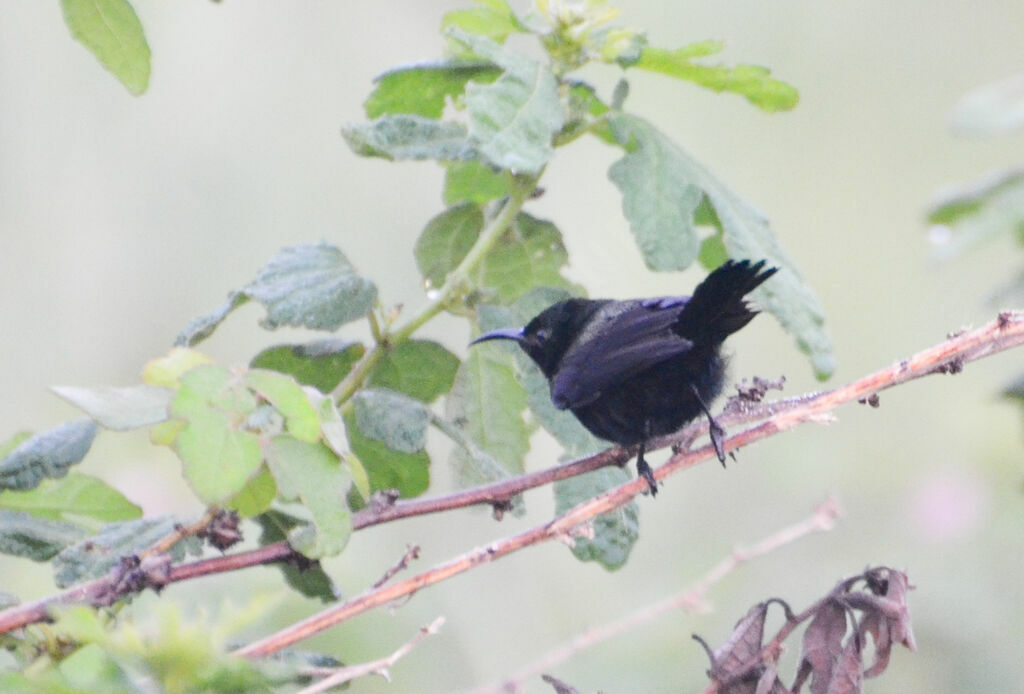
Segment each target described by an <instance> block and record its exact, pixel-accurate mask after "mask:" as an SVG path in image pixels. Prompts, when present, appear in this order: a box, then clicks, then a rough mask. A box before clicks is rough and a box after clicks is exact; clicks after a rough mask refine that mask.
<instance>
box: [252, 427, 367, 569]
mask: <svg viewBox="0 0 1024 694" xmlns="http://www.w3.org/2000/svg"><path fill="white" fill-rule="evenodd" d="M267 465H268V466H269V467H270V471H271V473H273V475H274V480H275V481H276V482H277V489H278V492H279V493H280V496H281V498H283V499H285V500H296V501H301V502H302V505H303V506H304V507H305V508H306V509H308V510H309V512H310V514H311V515H312V517H313V525H312V526H304V527H297V528H295V529H293V530H292V531H291V532H290V533H289V534H288V541H289V543H290V544H291V545H292V547H294V548H295V549H296V550H298V551H299V552H302V553H303V554H304V555H306V556H307V557H309V558H311V559H318V558H320V557H329V556H334V555H336V554H339V553H340V552H341V550H343V549H344V548H345V545H346V544H347V543H348V539H349V537H350V536H351V534H352V515H351V513H350V512H349V508H348V504H347V502H346V500H345V497H346V495H347V494H348V491H349V488H350V487H351V486H352V477H351V475H349V473H348V471H347V470H346V469H344V468H343V467H342V466H341V464H340V462H339V460H338V457H337V456H336V455H335V454H334V452H333V451H332V450H331V449H330V448H328V447H327V446H325V445H324V444H322V443H307V442H305V441H299V440H298V439H295V438H293V437H291V436H288V435H287V434H283V435H281V436H277V437H275V438H274V440H273V441H271V442H270V445H269V446H267Z"/></svg>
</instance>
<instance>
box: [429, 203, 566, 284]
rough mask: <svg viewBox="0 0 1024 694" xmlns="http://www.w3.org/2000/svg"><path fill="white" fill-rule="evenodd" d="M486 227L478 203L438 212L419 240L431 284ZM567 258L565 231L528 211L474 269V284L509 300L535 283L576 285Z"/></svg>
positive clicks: (441, 278) (452, 266)
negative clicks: (568, 271) (565, 273)
mask: <svg viewBox="0 0 1024 694" xmlns="http://www.w3.org/2000/svg"><path fill="white" fill-rule="evenodd" d="M482 228H483V214H482V212H481V211H480V208H479V207H477V206H476V205H471V204H466V205H459V206H458V207H452V208H449V209H448V210H445V211H444V212H442V213H441V214H439V215H438V216H436V217H434V218H433V219H432V220H430V222H428V223H427V226H426V228H425V229H424V230H423V233H422V234H421V235H420V238H419V239H418V240H417V241H416V247H415V251H414V252H415V255H416V263H417V265H419V268H420V272H422V273H423V277H424V279H425V280H426V282H427V284H428V285H429V286H441V285H442V284H443V283H444V280H445V278H446V277H447V275H448V273H449V272H451V271H452V270H454V269H455V268H456V267H457V266H458V264H459V263H460V262H462V259H463V258H465V256H466V253H468V252H469V249H470V248H471V247H472V246H473V243H474V242H475V241H476V239H477V237H478V236H479V235H480V230H481V229H482ZM567 264H568V253H567V252H566V250H565V246H564V245H563V243H562V234H561V232H560V231H559V230H558V228H557V227H556V226H555V225H554V224H552V223H551V222H548V221H545V220H540V219H537V218H535V217H532V216H530V215H528V214H526V213H525V212H520V213H519V215H517V216H516V219H515V221H514V222H513V224H512V226H511V227H510V228H509V230H508V231H506V232H505V233H504V234H503V235H502V237H501V238H500V239H499V240H498V242H497V243H496V244H495V245H494V247H493V248H491V249H490V250H489V251H488V252H487V254H486V255H485V256H484V258H483V260H482V261H481V262H480V264H479V265H478V266H477V268H476V270H475V271H474V274H473V280H474V281H475V283H476V285H477V286H478V287H480V288H482V289H487V290H489V291H490V292H491V293H492V294H496V295H497V297H498V298H499V299H500V300H501V301H502V302H505V303H508V302H512V301H515V300H516V299H517V298H519V297H520V296H522V295H523V294H524V293H525V292H527V291H528V290H529V289H530V288H532V287H534V286H537V285H547V286H562V287H566V288H570V289H573V290H577V291H578V287H576V286H575V285H573V284H572V283H570V282H569V280H567V279H566V278H565V277H563V276H562V275H561V269H562V268H563V267H564V266H565V265H567Z"/></svg>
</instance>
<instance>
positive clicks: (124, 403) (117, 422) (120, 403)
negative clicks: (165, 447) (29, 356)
mask: <svg viewBox="0 0 1024 694" xmlns="http://www.w3.org/2000/svg"><path fill="white" fill-rule="evenodd" d="M51 390H52V391H53V392H54V393H56V394H57V395H58V396H59V397H61V398H63V399H64V400H67V401H68V402H70V403H71V404H72V405H74V406H75V407H77V408H78V409H80V410H82V411H83V412H85V413H86V414H87V415H89V416H90V417H92V418H93V420H94V421H95V422H96V423H97V424H99V425H100V426H102V427H104V428H106V429H114V430H117V431H127V430H129V429H138V428H139V427H146V426H150V425H152V424H156V423H157V422H162V421H164V420H166V419H167V408H168V406H169V405H170V404H171V398H172V397H173V396H174V391H172V390H171V389H169V388H161V387H159V386H151V385H146V384H140V385H136V386H128V387H124V388H118V387H114V386H105V387H100V388H79V387H76V386H53V387H52V388H51Z"/></svg>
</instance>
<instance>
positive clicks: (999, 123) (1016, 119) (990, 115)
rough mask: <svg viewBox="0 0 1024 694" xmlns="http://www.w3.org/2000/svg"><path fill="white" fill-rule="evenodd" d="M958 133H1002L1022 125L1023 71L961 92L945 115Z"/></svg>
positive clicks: (1009, 131) (1023, 122) (1023, 123)
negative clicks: (950, 111) (948, 113)
mask: <svg viewBox="0 0 1024 694" xmlns="http://www.w3.org/2000/svg"><path fill="white" fill-rule="evenodd" d="M949 125H950V129H951V130H952V131H953V132H954V133H956V134H958V135H974V136H985V135H1004V134H1007V133H1011V132H1013V131H1014V130H1018V129H1019V128H1020V127H1021V126H1024V75H1022V74H1019V73H1018V74H1016V75H1013V76H1011V77H1008V78H1005V79H1001V80H999V81H998V82H992V83H989V84H985V85H982V86H980V87H976V88H975V89H972V90H971V91H969V92H967V93H966V94H964V95H963V96H962V97H961V98H960V100H959V101H957V103H956V105H955V106H954V107H953V112H952V113H951V114H950V117H949Z"/></svg>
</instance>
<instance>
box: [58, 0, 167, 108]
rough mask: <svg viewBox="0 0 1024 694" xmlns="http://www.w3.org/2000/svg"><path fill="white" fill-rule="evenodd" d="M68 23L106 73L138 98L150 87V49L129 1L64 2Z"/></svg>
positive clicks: (62, 5) (73, 34) (94, 0)
mask: <svg viewBox="0 0 1024 694" xmlns="http://www.w3.org/2000/svg"><path fill="white" fill-rule="evenodd" d="M60 4H61V9H63V11H64V21H65V22H67V25H68V28H69V29H70V30H71V35H72V36H74V37H75V38H76V39H77V40H78V41H81V42H82V43H83V44H84V45H85V47H86V48H88V49H89V50H90V51H91V52H92V54H93V55H95V56H96V58H97V59H98V60H99V61H100V64H101V65H103V67H105V68H106V69H108V70H110V71H111V72H112V73H114V76H115V77H117V79H119V80H120V81H121V83H122V84H123V85H124V86H125V87H126V88H127V89H128V91H129V92H130V93H131V94H134V95H135V96H138V95H139V94H142V93H143V92H144V91H146V87H148V86H149V57H150V53H149V45H148V44H147V43H146V36H145V34H144V33H143V31H142V23H141V22H139V18H138V16H137V15H136V14H135V10H133V9H132V6H131V4H130V3H128V1H127V0H61V3H60Z"/></svg>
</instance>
